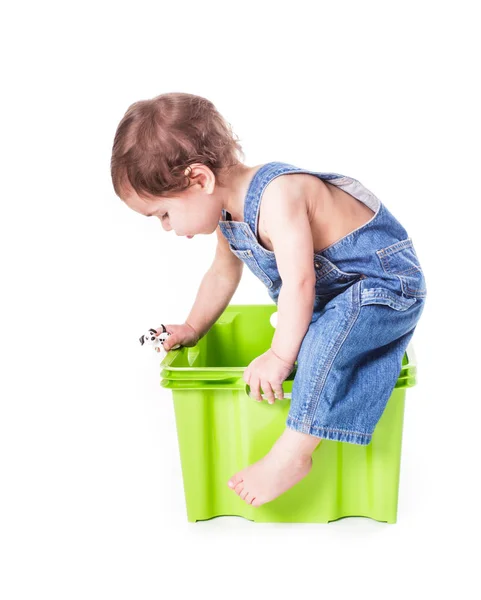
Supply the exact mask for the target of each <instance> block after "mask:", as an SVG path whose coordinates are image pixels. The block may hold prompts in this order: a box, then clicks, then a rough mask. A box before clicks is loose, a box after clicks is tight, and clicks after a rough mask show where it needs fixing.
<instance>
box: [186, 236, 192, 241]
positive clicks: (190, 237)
mask: <svg viewBox="0 0 481 600" xmlns="http://www.w3.org/2000/svg"><path fill="white" fill-rule="evenodd" d="M186 237H188V238H189V240H191V239H192V238H193V237H194V236H193V235H187V236H186Z"/></svg>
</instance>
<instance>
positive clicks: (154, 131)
mask: <svg viewBox="0 0 481 600" xmlns="http://www.w3.org/2000/svg"><path fill="white" fill-rule="evenodd" d="M239 155H240V156H242V157H243V151H242V148H241V146H240V144H239V142H238V138H236V137H235V136H234V134H233V132H232V130H231V128H230V125H229V124H228V123H227V122H226V121H225V120H224V119H223V117H222V116H221V115H220V114H219V112H218V111H217V109H216V108H215V106H214V105H213V104H212V102H210V101H209V100H206V99H205V98H202V97H200V96H194V95H192V94H185V93H169V94H161V95H160V96H157V97H155V98H153V99H152V100H140V101H139V102H135V103H134V104H132V105H131V106H129V108H128V109H127V112H126V113H125V115H124V117H123V118H122V120H121V121H120V123H119V125H118V127H117V131H116V133H115V139H114V144H113V149H112V159H111V175H112V183H113V186H114V190H115V193H116V194H117V196H119V198H121V199H122V200H123V201H124V202H125V203H126V204H127V205H128V206H129V207H130V208H132V209H133V210H135V211H137V212H139V213H141V214H144V215H149V216H157V217H158V218H159V219H161V223H162V226H163V227H164V229H165V230H167V231H170V230H171V229H173V230H175V232H176V233H177V235H189V234H190V235H193V234H194V233H212V232H213V231H215V228H216V227H217V223H218V221H219V219H220V216H221V214H220V213H221V208H222V203H221V201H220V196H219V194H218V193H217V194H215V193H214V188H217V191H218V190H219V189H221V188H222V186H223V184H224V182H225V181H226V178H227V175H228V174H229V172H230V170H231V169H235V168H236V167H238V166H239V165H241V163H240V161H239V158H238V156H239Z"/></svg>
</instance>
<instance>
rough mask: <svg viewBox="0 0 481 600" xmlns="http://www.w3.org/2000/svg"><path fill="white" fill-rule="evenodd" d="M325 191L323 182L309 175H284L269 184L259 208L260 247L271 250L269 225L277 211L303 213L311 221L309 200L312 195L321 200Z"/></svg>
mask: <svg viewBox="0 0 481 600" xmlns="http://www.w3.org/2000/svg"><path fill="white" fill-rule="evenodd" d="M323 191H326V187H325V184H324V182H323V181H322V180H321V179H319V177H316V176H315V175H310V174H309V173H285V174H283V175H279V176H278V177H276V178H275V179H273V180H272V181H270V182H269V184H268V185H267V186H266V188H265V190H264V193H263V195H262V199H261V203H260V207H259V223H258V234H259V239H260V241H261V243H262V245H263V246H264V247H265V248H267V249H268V250H271V251H272V250H273V247H272V243H271V240H270V239H269V233H268V231H269V223H272V222H273V220H275V219H276V218H278V215H279V211H280V210H282V212H284V213H285V212H288V211H289V209H292V210H295V211H296V212H297V213H299V211H305V213H306V214H307V216H308V218H309V220H310V219H311V205H312V202H311V199H312V197H313V194H314V195H315V196H317V198H321V197H322V194H323Z"/></svg>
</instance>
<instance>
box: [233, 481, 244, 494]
mask: <svg viewBox="0 0 481 600" xmlns="http://www.w3.org/2000/svg"><path fill="white" fill-rule="evenodd" d="M243 490H244V482H243V481H239V483H238V484H237V485H236V486H235V488H234V492H235V493H236V494H237V495H238V496H240V495H241V493H242V492H243Z"/></svg>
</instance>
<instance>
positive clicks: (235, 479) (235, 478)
mask: <svg viewBox="0 0 481 600" xmlns="http://www.w3.org/2000/svg"><path fill="white" fill-rule="evenodd" d="M241 481H242V477H241V476H240V474H239V473H236V474H235V475H233V476H232V477H231V478H230V479H229V481H228V482H227V485H228V486H229V487H230V488H231V489H232V490H233V489H234V488H235V486H236V485H237V484H239V483H240V482H241Z"/></svg>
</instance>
